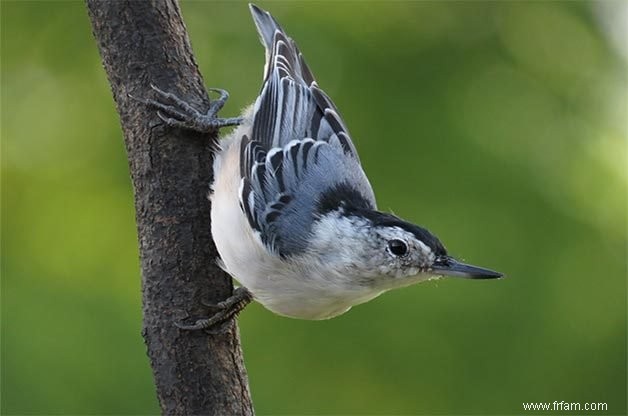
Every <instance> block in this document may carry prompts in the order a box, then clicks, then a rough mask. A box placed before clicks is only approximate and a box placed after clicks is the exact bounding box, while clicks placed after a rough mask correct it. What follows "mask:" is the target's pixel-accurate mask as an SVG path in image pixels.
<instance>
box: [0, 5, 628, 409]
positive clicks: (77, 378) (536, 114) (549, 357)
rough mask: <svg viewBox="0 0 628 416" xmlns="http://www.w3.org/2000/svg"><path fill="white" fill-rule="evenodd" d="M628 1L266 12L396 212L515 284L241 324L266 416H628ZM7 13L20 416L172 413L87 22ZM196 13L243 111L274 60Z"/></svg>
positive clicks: (5, 173) (220, 79) (240, 28)
mask: <svg viewBox="0 0 628 416" xmlns="http://www.w3.org/2000/svg"><path fill="white" fill-rule="evenodd" d="M625 4H626V3H623V2H619V1H617V2H613V1H608V2H597V3H587V2H582V1H579V2H525V3H524V2H487V3H484V2H394V3H379V2H368V3H358V2H346V3H331V2H298V3H297V2H294V3H283V2H264V3H262V4H260V6H262V7H265V8H267V9H269V10H270V11H271V12H272V13H273V14H274V15H275V16H276V17H277V18H278V20H279V21H280V22H282V24H283V25H284V27H285V28H286V29H287V31H288V32H289V33H290V34H291V35H292V36H293V37H294V39H296V40H297V41H298V43H299V45H300V47H301V50H302V51H303V52H304V54H305V56H306V57H307V60H308V62H309V63H310V66H311V68H312V70H313V71H314V73H315V74H316V75H317V78H318V80H319V84H320V85H321V86H322V87H323V88H325V89H326V91H327V92H328V93H329V95H330V96H331V97H333V98H334V100H335V101H336V104H337V105H338V107H339V108H340V109H341V111H342V114H343V116H344V118H345V120H346V122H347V124H348V125H349V126H350V128H351V132H352V135H353V137H354V139H355V142H356V145H357V147H358V149H359V151H360V155H361V158H362V161H363V164H364V166H365V169H366V172H367V173H368V174H369V177H370V179H371V181H372V184H373V186H374V188H375V191H376V193H377V195H378V201H379V205H380V207H381V208H382V209H385V210H388V209H393V208H394V210H395V212H396V214H398V215H400V216H402V217H405V218H407V219H409V220H412V221H415V222H417V223H419V224H423V225H425V226H426V227H428V228H429V229H430V230H432V231H434V232H435V233H436V234H437V235H439V236H440V237H441V239H442V240H443V241H444V242H445V243H446V245H447V246H448V248H449V250H450V251H451V252H453V253H454V254H457V255H459V256H462V258H463V259H465V260H467V261H469V262H473V263H477V264H480V265H485V266H488V267H492V268H495V269H497V270H500V271H503V272H505V273H506V274H507V275H508V278H506V279H503V280H501V281H465V280H455V279H452V280H445V281H438V282H430V283H426V284H422V285H417V286H414V287H411V288H407V289H403V290H398V291H393V292H390V293H388V294H386V295H384V296H381V297H380V298H378V299H376V300H374V301H372V302H370V303H368V304H365V305H362V306H359V307H356V308H355V309H354V310H353V311H351V312H349V313H348V314H346V315H343V316H341V317H339V318H336V319H333V320H330V321H322V322H308V321H298V320H291V319H287V318H282V317H277V316H274V315H273V314H271V313H270V312H268V311H266V310H264V309H263V308H262V307H260V306H259V305H253V306H251V307H249V308H248V309H247V310H246V311H245V312H244V313H243V314H242V317H241V320H240V322H241V333H242V340H243V347H244V351H245V357H246V362H247V368H248V372H249V376H250V383H251V390H252V393H253V398H254V402H255V405H256V409H257V412H258V413H260V414H286V413H292V414H320V413H333V414H343V413H352V414H355V413H368V414H428V413H440V414H443V413H454V414H518V413H523V410H522V402H528V401H547V402H551V401H554V400H557V401H561V400H565V401H568V402H607V403H608V406H609V412H608V413H612V414H624V413H625V412H626V244H627V240H626V189H627V182H628V180H627V175H626V140H627V135H626V116H628V110H627V107H626V61H625V60H623V59H625V56H624V57H623V58H622V54H621V53H622V52H621V50H619V49H617V48H616V47H617V46H619V47H620V48H621V47H622V46H623V47H624V48H625V46H626V43H625V39H624V43H623V45H622V44H621V37H620V38H619V40H620V42H619V44H618V43H617V39H618V37H617V36H614V37H613V36H610V35H608V34H610V33H611V32H613V31H614V30H615V29H616V27H615V26H607V25H608V24H609V22H611V21H612V20H613V19H610V18H612V17H613V16H616V15H617V14H619V15H620V16H621V15H622V14H621V13H624V14H623V15H625V13H626V10H625ZM1 7H2V21H1V24H2V29H1V30H2V45H1V47H2V67H1V70H2V81H1V90H2V119H1V122H2V130H1V133H2V180H3V182H2V185H3V186H2V214H3V215H2V383H1V386H2V392H1V393H2V395H1V397H2V408H1V410H2V413H3V414H51V413H55V414H59V413H72V414H154V413H157V412H158V405H157V402H156V399H155V394H154V390H153V386H152V376H151V372H150V369H149V366H148V360H147V359H146V357H145V349H144V345H143V342H142V339H141V336H140V327H141V306H140V278H139V266H138V259H137V256H138V252H137V244H136V235H135V225H134V208H133V196H132V190H131V185H130V180H129V178H128V168H127V162H126V155H125V150H124V146H123V142H122V138H121V131H120V127H119V121H118V118H117V114H116V112H115V108H114V105H113V102H112V99H111V94H110V91H109V86H108V83H107V80H106V77H105V73H104V71H103V69H102V67H101V64H100V60H99V56H98V52H97V50H96V47H95V43H94V41H93V39H92V35H91V31H90V27H89V21H88V18H87V15H86V12H85V10H84V5H83V3H82V2H76V1H71V2H70V1H68V2H8V1H3V2H2V5H1ZM622 8H623V10H622ZM182 9H183V14H184V18H185V20H186V24H187V27H188V29H189V32H190V37H191V39H192V44H193V47H194V50H195V53H196V57H197V60H198V62H199V64H200V67H201V70H202V72H203V74H204V76H205V79H206V82H207V84H208V86H216V87H224V88H227V89H228V90H229V91H230V92H231V97H232V98H231V101H230V102H229V103H228V104H227V106H226V108H225V109H224V110H223V114H225V115H233V114H236V113H237V112H238V111H239V109H240V108H243V107H244V106H245V105H247V104H248V103H249V102H251V101H252V100H253V99H254V98H255V96H256V93H257V91H258V89H259V87H260V81H261V72H262V65H263V52H262V48H261V46H260V45H259V43H258V40H257V35H256V33H255V29H254V26H253V23H252V21H251V19H250V17H249V14H248V13H249V12H248V9H247V7H246V4H245V3H233V2H184V3H183V4H182ZM619 20H620V21H621V22H622V23H621V24H623V25H625V21H623V20H621V19H619ZM615 21H617V19H615ZM613 33H614V32H613ZM607 35H608V36H607ZM613 39H614V40H615V42H616V43H613ZM623 51H624V52H625V49H624V50H623Z"/></svg>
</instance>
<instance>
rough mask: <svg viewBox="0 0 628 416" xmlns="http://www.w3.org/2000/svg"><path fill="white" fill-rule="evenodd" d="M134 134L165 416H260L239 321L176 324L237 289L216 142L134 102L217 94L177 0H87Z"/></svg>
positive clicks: (147, 300) (133, 162) (145, 280)
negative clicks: (220, 330)
mask: <svg viewBox="0 0 628 416" xmlns="http://www.w3.org/2000/svg"><path fill="white" fill-rule="evenodd" d="M87 9H88V13H89V17H90V19H91V22H92V28H93V32H94V36H95V38H96V41H97V44H98V48H99V50H100V54H101V57H102V60H103V64H104V67H105V70H106V72H107V76H108V78H109V82H110V83H111V89H112V91H113V96H114V99H115V102H116V105H117V109H118V113H119V115H120V120H121V124H122V130H123V132H124V141H125V144H126V149H127V153H128V158H129V166H130V171H131V177H132V180H133V187H134V192H135V209H136V220H137V230H138V237H139V248H140V257H141V267H142V292H143V312H144V329H143V336H144V339H145V342H146V346H147V349H148V356H149V358H150V363H151V366H152V369H153V374H154V378H155V384H156V387H157V396H158V398H159V403H160V405H161V408H162V411H163V413H164V414H168V415H170V414H173V415H174V414H180V415H200V414H215V415H218V414H220V415H250V414H253V408H252V404H251V399H250V394H249V389H248V382H247V376H246V370H245V368H244V364H243V360H242V352H241V349H240V341H239V335H238V330H237V326H235V325H234V326H233V328H232V329H231V330H229V331H228V332H227V333H225V334H221V335H207V334H206V333H204V332H202V331H201V332H185V331H181V330H179V329H178V328H176V327H175V326H174V325H173V322H174V321H175V320H181V319H184V318H186V317H187V316H188V314H189V315H191V316H197V317H200V316H203V315H205V314H207V310H206V309H205V308H203V307H202V305H201V301H205V302H218V301H220V300H223V299H225V298H227V297H228V296H229V295H230V294H231V292H232V283H231V279H230V278H229V277H228V276H227V275H226V274H225V273H224V272H222V271H221V270H220V269H219V268H218V267H217V266H216V263H215V259H216V257H217V256H218V254H217V252H216V248H215V246H214V243H213V241H212V238H211V233H210V203H209V201H208V199H207V195H208V191H209V184H210V183H211V181H212V170H211V165H212V150H211V149H212V146H211V145H212V142H213V141H214V140H216V136H215V135H214V136H213V137H208V136H204V135H200V134H196V133H193V132H190V131H183V130H177V129H169V128H167V127H166V126H164V125H163V124H162V123H161V121H160V120H159V118H158V117H157V116H156V113H155V111H154V110H153V109H150V108H148V107H147V106H145V105H144V104H142V103H139V102H137V101H135V100H133V99H131V98H129V94H131V95H133V96H137V97H149V96H152V91H151V90H150V88H149V85H150V84H151V83H153V84H155V85H156V86H158V87H160V88H161V89H163V90H165V91H169V92H173V93H175V94H177V95H179V96H180V97H182V98H184V99H186V100H187V101H188V102H190V103H192V104H193V105H195V106H197V108H199V109H202V110H204V109H207V108H208V105H209V100H208V97H207V93H206V91H205V88H204V86H203V80H202V77H201V75H200V73H199V70H198V67H197V64H196V62H195V60H194V56H193V55H192V49H191V47H190V42H189V39H188V36H187V33H186V29H185V26H184V24H183V21H182V19H181V13H180V9H179V6H178V4H177V2H176V0H152V1H113V0H104V1H98V0H87Z"/></svg>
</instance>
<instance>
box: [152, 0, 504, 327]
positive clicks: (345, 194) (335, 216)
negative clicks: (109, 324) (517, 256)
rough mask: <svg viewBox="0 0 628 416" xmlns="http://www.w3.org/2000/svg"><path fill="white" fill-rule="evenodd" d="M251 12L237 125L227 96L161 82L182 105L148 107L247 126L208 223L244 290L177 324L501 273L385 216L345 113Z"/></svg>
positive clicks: (324, 308) (201, 126)
mask: <svg viewBox="0 0 628 416" xmlns="http://www.w3.org/2000/svg"><path fill="white" fill-rule="evenodd" d="M250 8H251V13H252V15H253V19H254V21H255V24H256V25H257V30H258V32H259V35H260V38H261V41H262V43H263V45H264V47H265V48H266V65H265V68H264V83H263V86H262V89H261V92H260V95H259V97H258V98H257V100H256V101H255V104H254V105H253V106H252V107H250V108H248V109H247V110H245V112H244V114H243V116H242V117H241V118H230V119H220V118H217V117H216V113H217V111H218V110H219V109H220V108H221V107H222V105H223V104H224V102H225V100H226V99H227V97H228V95H227V93H226V92H225V91H223V90H214V91H218V92H220V93H221V97H220V99H218V100H216V101H214V102H213V103H212V106H211V107H210V110H209V111H208V112H207V113H206V114H203V113H200V112H198V111H197V110H195V109H194V108H193V107H191V106H190V105H189V104H187V103H186V102H184V101H183V100H181V99H179V98H178V97H176V96H174V95H173V94H169V93H165V92H163V91H161V90H159V89H158V88H156V87H153V89H154V90H155V91H156V92H157V93H158V95H159V96H161V98H163V99H165V100H168V101H169V102H170V103H172V104H174V106H173V105H167V104H164V102H163V101H156V100H142V101H144V102H146V103H148V104H150V105H153V106H155V107H157V108H158V109H159V110H160V111H159V112H158V115H159V117H160V118H161V119H162V120H163V121H164V122H166V124H168V125H170V126H174V127H184V128H191V129H195V130H200V131H212V130H214V129H216V128H218V127H223V126H227V125H239V126H238V127H237V128H236V129H235V130H234V131H233V132H232V133H230V134H229V135H227V137H225V138H224V139H223V140H222V141H221V142H220V148H219V150H218V151H217V153H216V157H215V160H214V183H213V185H212V195H211V202H212V209H211V224H212V235H213V238H214V241H215V243H216V247H217V249H218V252H219V254H220V258H221V264H222V267H223V268H224V269H225V270H226V271H227V272H228V273H229V274H230V275H231V276H233V277H234V278H235V279H237V280H238V281H239V282H240V283H241V284H242V285H243V287H240V288H238V289H236V291H235V292H234V294H233V296H232V297H231V298H229V299H227V300H226V301H224V302H221V303H220V304H219V305H218V307H219V308H218V309H219V311H218V313H217V314H216V315H214V316H212V317H210V318H209V319H203V320H199V321H197V322H196V323H195V324H193V325H188V326H186V325H179V326H180V327H181V328H185V329H203V328H209V327H210V326H212V325H214V324H216V323H219V322H221V321H224V320H226V319H228V318H230V317H231V316H234V315H235V314H236V313H237V312H239V310H241V309H242V308H243V307H244V306H245V305H246V303H248V302H249V301H250V300H251V298H254V299H255V300H257V301H258V302H260V303H261V304H262V305H264V306H265V307H266V308H268V309H270V310H271V311H273V312H275V313H277V314H280V315H284V316H289V317H293V318H302V319H326V318H332V317H334V316H337V315H340V314H342V313H344V312H346V311H348V310H349V309H350V308H351V307H352V306H353V305H357V304H360V303H363V302H366V301H368V300H370V299H373V298H374V297H376V296H378V295H380V294H381V293H383V292H385V291H387V290H390V289H394V288H399V287H404V286H408V285H412V284H414V283H417V282H420V281H424V280H429V279H433V278H437V277H441V276H462V277H469V278H474V279H489V278H498V277H501V276H502V275H501V274H500V273H497V272H494V271H492V270H488V269H483V268H479V267H476V266H471V265H467V264H463V263H460V262H458V261H456V260H455V259H453V258H452V257H450V256H449V255H448V254H447V251H446V250H445V247H444V246H443V245H442V244H441V242H440V241H439V240H438V238H436V237H435V236H434V235H433V234H431V233H430V232H429V231H427V230H426V229H424V228H421V227H419V226H417V225H414V224H411V223H409V222H406V221H404V220H402V219H400V218H398V217H396V216H394V215H392V214H388V213H384V212H380V211H377V207H376V203H375V196H374V195H373V190H372V188H371V185H370V184H369V181H368V179H367V177H366V175H365V173H364V171H363V169H362V166H361V164H360V159H359V157H358V154H357V151H356V149H355V147H354V145H353V143H352V141H351V137H350V135H349V132H348V130H347V127H346V126H345V123H344V121H343V120H342V118H341V117H340V114H339V112H338V109H337V108H336V106H335V105H334V103H333V102H332V101H331V99H330V98H329V97H328V96H327V94H325V92H323V90H321V89H320V88H319V86H318V84H317V83H316V81H315V80H314V77H313V75H312V73H311V72H310V69H309V68H308V66H307V65H306V63H305V60H304V59H303V56H302V55H301V52H300V51H299V49H298V48H297V45H296V43H295V42H294V41H293V40H292V39H291V38H290V37H288V36H287V35H286V33H285V32H284V31H283V29H282V28H281V26H279V24H278V23H277V21H276V20H275V19H274V18H273V17H272V16H271V15H270V14H269V13H268V12H266V11H264V10H261V9H260V8H258V7H256V6H254V5H250Z"/></svg>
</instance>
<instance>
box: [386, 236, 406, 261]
mask: <svg viewBox="0 0 628 416" xmlns="http://www.w3.org/2000/svg"><path fill="white" fill-rule="evenodd" d="M388 250H390V252H391V253H392V254H394V255H395V256H398V257H401V256H405V255H406V254H408V246H407V245H406V243H404V242H403V241H401V240H390V241H389V242H388Z"/></svg>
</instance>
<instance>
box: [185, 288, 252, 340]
mask: <svg viewBox="0 0 628 416" xmlns="http://www.w3.org/2000/svg"><path fill="white" fill-rule="evenodd" d="M252 300H253V294H252V293H251V292H250V291H249V290H248V289H247V288H245V287H239V288H237V289H236V290H234V291H233V295H231V296H230V297H229V298H227V299H225V300H223V301H222V302H219V303H217V304H210V305H205V306H207V307H208V308H211V309H214V310H216V313H214V314H213V315H212V316H210V317H208V318H205V319H199V320H197V321H196V322H195V323H193V324H191V325H186V324H183V323H181V322H175V323H174V324H175V325H176V327H177V328H179V329H183V330H186V331H197V330H199V329H202V330H205V331H206V332H208V333H210V334H221V333H225V332H227V331H228V330H229V328H230V327H231V325H232V323H233V321H234V319H235V318H236V317H237V316H238V314H239V313H240V312H241V311H242V309H244V308H245V307H246V305H248V304H249V303H251V301H252Z"/></svg>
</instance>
